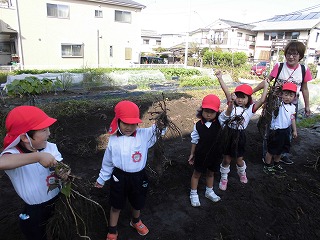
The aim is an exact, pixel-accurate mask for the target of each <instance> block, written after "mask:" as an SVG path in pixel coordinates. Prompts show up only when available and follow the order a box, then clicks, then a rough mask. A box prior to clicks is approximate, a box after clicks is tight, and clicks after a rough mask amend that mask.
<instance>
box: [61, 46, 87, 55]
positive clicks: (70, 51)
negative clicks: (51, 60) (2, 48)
mask: <svg viewBox="0 0 320 240" xmlns="http://www.w3.org/2000/svg"><path fill="white" fill-rule="evenodd" d="M61 55H62V57H83V45H82V44H61Z"/></svg>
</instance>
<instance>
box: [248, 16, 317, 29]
mask: <svg viewBox="0 0 320 240" xmlns="http://www.w3.org/2000/svg"><path fill="white" fill-rule="evenodd" d="M319 23H320V12H311V13H305V14H302V13H292V14H285V15H276V16H274V17H273V18H270V19H268V20H265V21H262V22H260V23H257V24H256V25H257V26H256V27H255V28H253V29H252V30H253V31H265V30H309V29H312V28H314V27H315V26H316V25H317V24H319Z"/></svg>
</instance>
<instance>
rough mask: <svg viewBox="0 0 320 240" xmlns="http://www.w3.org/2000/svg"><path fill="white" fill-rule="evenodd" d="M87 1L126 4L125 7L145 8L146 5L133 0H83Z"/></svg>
mask: <svg viewBox="0 0 320 240" xmlns="http://www.w3.org/2000/svg"><path fill="white" fill-rule="evenodd" d="M82 1H86V2H96V3H105V4H111V5H116V6H124V7H131V8H137V9H143V8H145V7H146V6H145V5H142V4H141V3H138V2H135V1H131V0H116V1H115V0H82Z"/></svg>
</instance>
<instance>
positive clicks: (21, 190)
mask: <svg viewBox="0 0 320 240" xmlns="http://www.w3.org/2000/svg"><path fill="white" fill-rule="evenodd" d="M56 121H57V120H56V119H54V118H51V117H49V116H48V115H47V114H45V113H44V112H43V111H42V110H41V109H39V108H37V107H34V106H20V107H16V108H14V109H13V110H11V111H10V112H9V114H8V116H7V118H6V123H5V125H6V131H7V134H6V136H5V138H4V150H3V152H2V153H1V155H0V160H1V169H4V170H5V172H6V174H7V175H8V176H9V178H10V180H11V182H12V184H13V187H14V189H15V190H16V192H17V194H18V195H19V196H20V197H21V198H22V200H23V201H24V202H25V206H24V210H23V211H22V213H21V214H20V215H19V217H20V227H21V230H22V232H23V234H24V235H25V237H26V239H28V240H46V239H47V233H46V225H47V222H48V220H49V218H50V217H51V216H52V215H53V211H54V208H55V205H54V203H55V201H56V199H57V198H58V194H59V192H60V190H59V188H55V189H53V190H50V191H48V187H49V184H50V183H51V182H52V181H55V179H56V175H55V172H54V170H53V171H51V169H49V168H47V167H52V166H54V165H55V164H56V161H62V157H61V154H60V152H59V151H58V149H57V146H56V145H55V144H53V143H50V142H47V140H48V138H49V136H50V130H49V126H51V125H52V124H53V123H54V122H56ZM11 161H12V162H11ZM10 162H11V163H10Z"/></svg>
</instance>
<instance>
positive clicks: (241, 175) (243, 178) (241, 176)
mask: <svg viewBox="0 0 320 240" xmlns="http://www.w3.org/2000/svg"><path fill="white" fill-rule="evenodd" d="M238 175H239V177H240V182H241V183H248V178H247V175H246V173H242V174H241V173H239V174H238Z"/></svg>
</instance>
